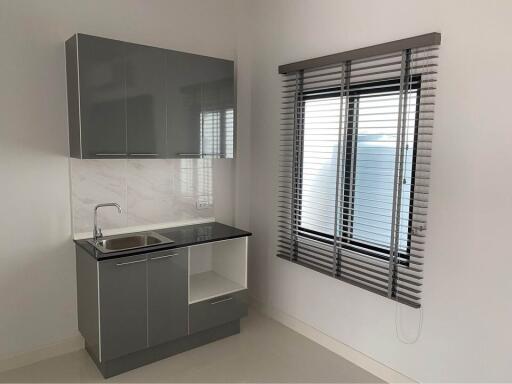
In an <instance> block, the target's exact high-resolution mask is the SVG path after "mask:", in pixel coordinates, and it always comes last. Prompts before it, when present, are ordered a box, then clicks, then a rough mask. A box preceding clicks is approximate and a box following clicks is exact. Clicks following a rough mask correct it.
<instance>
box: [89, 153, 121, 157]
mask: <svg viewBox="0 0 512 384" xmlns="http://www.w3.org/2000/svg"><path fill="white" fill-rule="evenodd" d="M94 155H95V156H126V153H95V154H94Z"/></svg>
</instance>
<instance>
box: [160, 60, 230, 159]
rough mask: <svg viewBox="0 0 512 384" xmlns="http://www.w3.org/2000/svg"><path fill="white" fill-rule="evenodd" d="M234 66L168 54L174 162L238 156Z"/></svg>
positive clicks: (170, 137)
mask: <svg viewBox="0 0 512 384" xmlns="http://www.w3.org/2000/svg"><path fill="white" fill-rule="evenodd" d="M233 69H234V68H233V62H232V61H228V60H222V59H215V58H211V57H205V56H199V55H192V54H188V53H182V52H175V51H169V52H168V54H167V75H166V78H167V137H168V148H169V150H168V154H169V157H171V158H224V157H233V156H234V148H233V143H234V137H233V136H234V96H233V93H234V80H233V78H234V73H233Z"/></svg>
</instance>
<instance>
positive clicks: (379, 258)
mask: <svg viewBox="0 0 512 384" xmlns="http://www.w3.org/2000/svg"><path fill="white" fill-rule="evenodd" d="M439 44H440V35H439V34H437V33H432V34H427V35H422V36H418V37H414V38H409V39H404V40H398V41H394V42H391V43H386V44H381V45H377V46H373V47H368V48H363V49H358V50H354V51H348V52H344V53H340V54H336V55H330V56H325V57H322V58H317V59H311V60H306V61H303V62H299V63H292V64H287V65H284V66H281V67H280V68H279V71H280V73H281V74H282V76H283V79H282V82H283V85H282V113H281V125H282V127H281V143H280V148H281V151H280V152H281V153H280V172H279V197H278V201H279V212H278V228H279V230H278V248H277V255H278V256H279V257H281V258H283V259H286V260H290V261H292V262H294V263H298V264H300V265H302V266H305V267H308V268H311V269H314V270H316V271H318V272H321V273H324V274H327V275H330V276H332V277H334V278H336V279H340V280H343V281H345V282H348V283H351V284H354V285H357V286H360V287H362V288H365V289H368V290H370V291H373V292H375V293H378V294H381V295H384V296H386V297H389V298H390V299H393V300H397V301H400V302H403V303H405V304H408V305H411V306H413V307H419V306H420V305H421V291H422V279H423V274H422V270H423V263H424V257H425V255H424V249H425V234H426V228H427V208H428V187H429V180H430V155H431V149H432V148H431V144H432V134H433V113H434V97H435V82H436V72H437V58H438V47H439Z"/></svg>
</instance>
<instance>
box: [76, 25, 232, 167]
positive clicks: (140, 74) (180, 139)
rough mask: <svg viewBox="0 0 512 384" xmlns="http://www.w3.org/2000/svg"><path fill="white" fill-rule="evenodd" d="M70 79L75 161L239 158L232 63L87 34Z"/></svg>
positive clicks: (80, 41)
mask: <svg viewBox="0 0 512 384" xmlns="http://www.w3.org/2000/svg"><path fill="white" fill-rule="evenodd" d="M66 77H67V96H68V122H69V146H70V156H71V157H75V158H84V159H85V158H92V159H98V158H202V157H208V158H212V157H213V158H226V157H227V158H232V157H234V153H235V149H234V143H235V140H234V136H235V97H234V94H235V92H234V63H233V61H231V60H224V59H218V58H212V57H206V56H201V55H194V54H190V53H185V52H178V51H173V50H168V49H162V48H156V47H150V46H145V45H140V44H133V43H128V42H123V41H118V40H113V39H106V38H102V37H96V36H91V35H85V34H80V33H79V34H76V35H74V36H72V37H71V38H70V39H68V40H67V41H66Z"/></svg>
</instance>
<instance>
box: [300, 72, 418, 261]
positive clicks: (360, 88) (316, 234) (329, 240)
mask: <svg viewBox="0 0 512 384" xmlns="http://www.w3.org/2000/svg"><path fill="white" fill-rule="evenodd" d="M410 79H411V80H410V83H409V84H410V86H408V87H407V92H410V91H416V106H415V108H416V110H415V117H414V139H413V148H412V171H411V188H410V193H409V217H408V226H407V228H408V230H407V231H408V233H407V249H406V251H405V252H403V251H402V250H400V251H399V255H398V262H399V264H401V265H402V266H406V267H407V266H409V253H410V251H411V240H412V236H413V226H412V222H413V217H414V211H413V209H414V191H415V183H416V157H417V144H418V129H419V120H420V109H421V102H420V101H421V75H416V76H412V77H411V78H410ZM369 86H371V87H373V86H375V88H368V87H369ZM340 90H341V86H338V87H326V88H323V89H315V90H311V91H309V90H301V92H299V94H298V98H297V100H298V103H299V106H300V108H299V110H300V111H301V112H300V113H299V114H298V116H297V126H296V127H295V129H297V130H298V131H299V134H298V138H299V140H298V148H297V152H298V160H299V162H300V163H299V164H300V167H299V176H300V177H296V181H295V186H294V187H295V189H296V191H297V196H300V198H298V199H297V200H298V201H297V206H298V209H297V211H298V212H296V213H295V215H296V220H297V223H298V227H297V229H298V231H297V235H298V238H299V239H300V237H304V238H307V239H310V240H315V241H320V242H323V243H326V244H330V245H334V236H335V235H329V234H326V233H322V232H320V231H315V230H311V229H307V228H304V227H302V225H301V221H302V181H303V171H304V167H303V164H304V129H305V127H304V124H305V117H306V116H305V105H306V102H307V101H309V100H318V99H326V98H332V97H338V98H340V99H341V97H342V95H341V92H340ZM384 92H396V93H397V94H400V79H399V78H393V79H386V80H378V81H363V82H359V83H353V84H350V86H349V87H345V92H344V95H343V96H345V94H348V98H349V99H348V105H352V107H351V108H349V114H348V116H347V119H348V121H347V131H348V132H347V135H348V136H347V145H346V148H347V151H346V154H345V159H343V160H342V161H345V164H347V163H348V166H345V175H344V176H343V180H344V181H343V182H344V183H348V184H346V185H352V186H353V185H354V184H353V183H351V181H352V180H355V177H356V173H355V167H356V166H355V164H356V162H357V152H356V151H357V135H354V134H353V133H354V131H355V130H356V129H357V121H358V120H357V119H356V118H355V116H354V112H355V110H356V108H354V107H353V106H354V105H355V103H358V102H359V100H360V98H361V96H366V97H371V96H368V95H372V94H374V95H375V94H382V93H384ZM341 101H342V100H341ZM348 138H350V139H348ZM349 148H350V150H348V149H349ZM354 154H355V155H354ZM352 159H354V163H352ZM352 188H353V189H352V190H351V191H350V195H345V196H342V197H341V198H343V199H344V201H343V205H342V208H340V210H341V217H342V234H341V238H338V239H337V240H338V241H339V242H340V243H341V244H342V247H343V249H348V250H351V251H353V252H356V253H357V254H360V255H364V256H368V257H374V258H377V259H380V260H385V261H389V254H390V249H389V247H387V248H386V247H380V246H377V245H374V244H369V243H366V242H364V241H361V240H354V239H353V238H352V235H353V234H352V233H349V232H352V229H353V220H352V221H351V220H350V219H349V215H348V214H347V212H353V208H354V201H355V198H354V187H352ZM350 223H352V224H350ZM333 225H334V223H333ZM347 228H349V229H347ZM347 239H350V240H348V241H347ZM384 254H387V256H384Z"/></svg>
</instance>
